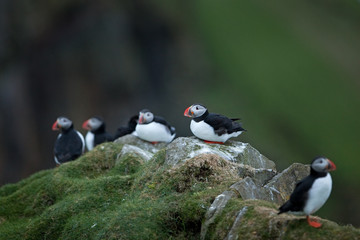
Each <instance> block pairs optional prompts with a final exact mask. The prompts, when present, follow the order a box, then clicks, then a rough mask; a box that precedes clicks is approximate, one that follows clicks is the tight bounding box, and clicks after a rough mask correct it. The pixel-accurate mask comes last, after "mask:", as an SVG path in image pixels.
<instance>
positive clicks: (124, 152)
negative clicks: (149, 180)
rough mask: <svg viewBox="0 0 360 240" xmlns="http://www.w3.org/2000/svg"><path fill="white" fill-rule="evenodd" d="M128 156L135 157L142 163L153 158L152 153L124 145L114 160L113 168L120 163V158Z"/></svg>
mask: <svg viewBox="0 0 360 240" xmlns="http://www.w3.org/2000/svg"><path fill="white" fill-rule="evenodd" d="M128 155H135V156H136V157H138V158H140V159H142V160H143V161H144V162H147V161H149V160H150V159H151V158H152V157H153V156H154V154H153V153H151V152H148V151H146V150H143V149H141V148H139V147H136V146H133V145H128V144H125V145H124V146H123V148H122V149H121V152H120V153H119V154H118V156H117V158H116V161H115V166H116V165H117V163H118V162H120V161H121V159H122V158H124V157H126V156H128Z"/></svg>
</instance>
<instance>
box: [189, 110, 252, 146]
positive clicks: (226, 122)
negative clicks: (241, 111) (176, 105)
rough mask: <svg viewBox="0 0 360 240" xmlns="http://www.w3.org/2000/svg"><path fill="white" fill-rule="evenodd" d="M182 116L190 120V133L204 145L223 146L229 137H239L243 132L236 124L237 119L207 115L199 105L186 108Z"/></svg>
mask: <svg viewBox="0 0 360 240" xmlns="http://www.w3.org/2000/svg"><path fill="white" fill-rule="evenodd" d="M184 116H186V117H190V118H192V120H191V123H190V130H191V132H192V133H193V134H194V135H195V136H196V137H198V138H200V139H202V140H204V141H205V142H206V143H218V144H223V143H224V142H226V141H227V140H228V139H229V138H231V137H237V136H239V135H240V134H241V133H242V132H243V131H246V130H245V129H243V128H242V127H241V124H240V123H238V122H236V121H237V120H239V119H238V118H233V119H229V118H227V117H225V116H223V115H220V114H216V113H209V111H208V110H207V108H206V107H205V106H203V105H201V104H193V105H191V106H190V107H188V108H187V109H186V110H185V112H184Z"/></svg>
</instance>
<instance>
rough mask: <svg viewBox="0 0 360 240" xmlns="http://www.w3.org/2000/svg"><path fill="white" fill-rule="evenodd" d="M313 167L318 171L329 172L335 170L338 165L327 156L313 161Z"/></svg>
mask: <svg viewBox="0 0 360 240" xmlns="http://www.w3.org/2000/svg"><path fill="white" fill-rule="evenodd" d="M311 168H312V169H314V170H315V171H316V172H329V171H333V170H335V169H336V166H335V164H334V163H333V162H332V161H330V160H329V159H327V158H326V157H318V158H316V159H314V160H313V162H312V163H311Z"/></svg>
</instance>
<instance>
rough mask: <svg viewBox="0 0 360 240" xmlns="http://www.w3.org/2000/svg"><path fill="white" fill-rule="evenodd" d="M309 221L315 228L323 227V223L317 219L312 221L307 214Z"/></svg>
mask: <svg viewBox="0 0 360 240" xmlns="http://www.w3.org/2000/svg"><path fill="white" fill-rule="evenodd" d="M306 219H307V222H308V224H309V225H310V226H312V227H314V228H319V227H321V225H322V224H321V223H319V222H317V221H311V219H310V217H309V216H306Z"/></svg>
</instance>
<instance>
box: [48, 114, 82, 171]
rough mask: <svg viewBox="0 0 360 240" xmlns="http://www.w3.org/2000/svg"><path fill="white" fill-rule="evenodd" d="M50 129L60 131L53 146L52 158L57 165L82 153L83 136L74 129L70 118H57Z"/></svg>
mask: <svg viewBox="0 0 360 240" xmlns="http://www.w3.org/2000/svg"><path fill="white" fill-rule="evenodd" d="M52 130H54V131H60V134H59V135H58V137H57V139H56V141H55V146H54V155H55V156H54V160H55V162H56V164H57V165H60V164H62V163H65V162H68V161H72V160H75V159H76V158H78V157H79V156H80V155H81V154H83V153H84V150H85V142H84V137H83V136H82V135H81V133H79V132H78V131H76V130H75V129H74V125H73V123H72V121H71V120H70V119H68V118H66V117H59V118H57V120H56V121H55V122H54V124H53V126H52Z"/></svg>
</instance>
